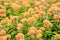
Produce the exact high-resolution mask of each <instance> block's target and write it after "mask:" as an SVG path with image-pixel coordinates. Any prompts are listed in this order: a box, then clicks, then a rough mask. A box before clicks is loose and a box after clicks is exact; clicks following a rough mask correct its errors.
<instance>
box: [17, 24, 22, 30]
mask: <svg viewBox="0 0 60 40" xmlns="http://www.w3.org/2000/svg"><path fill="white" fill-rule="evenodd" d="M22 27H23V24H21V23H20V24H18V25H17V30H18V31H19V30H20V29H21V28H22Z"/></svg>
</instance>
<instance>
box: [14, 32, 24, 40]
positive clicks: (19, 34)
mask: <svg viewBox="0 0 60 40" xmlns="http://www.w3.org/2000/svg"><path fill="white" fill-rule="evenodd" d="M15 37H16V40H24V34H22V33H18V34H17V35H16V36H15Z"/></svg>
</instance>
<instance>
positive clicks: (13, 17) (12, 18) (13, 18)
mask: <svg viewBox="0 0 60 40" xmlns="http://www.w3.org/2000/svg"><path fill="white" fill-rule="evenodd" d="M17 18H18V16H11V17H10V20H11V21H14V20H16V19H17Z"/></svg>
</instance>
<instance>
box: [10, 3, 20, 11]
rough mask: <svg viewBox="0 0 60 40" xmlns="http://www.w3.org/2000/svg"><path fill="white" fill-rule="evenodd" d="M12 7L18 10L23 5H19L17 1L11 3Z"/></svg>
mask: <svg viewBox="0 0 60 40" xmlns="http://www.w3.org/2000/svg"><path fill="white" fill-rule="evenodd" d="M11 7H12V8H13V9H14V10H17V9H19V8H20V7H21V5H18V4H16V3H11Z"/></svg>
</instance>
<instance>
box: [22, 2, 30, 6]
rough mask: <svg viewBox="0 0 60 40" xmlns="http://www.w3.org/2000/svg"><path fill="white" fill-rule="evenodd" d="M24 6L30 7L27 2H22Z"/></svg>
mask: <svg viewBox="0 0 60 40" xmlns="http://www.w3.org/2000/svg"><path fill="white" fill-rule="evenodd" d="M22 5H23V6H25V7H27V6H30V5H29V3H28V2H26V1H23V2H22Z"/></svg>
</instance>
